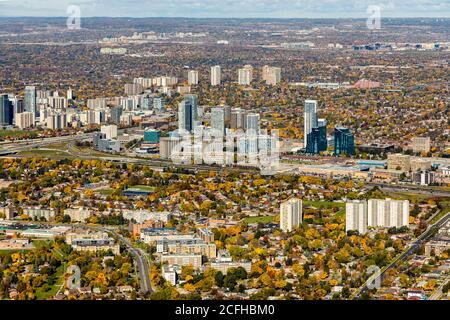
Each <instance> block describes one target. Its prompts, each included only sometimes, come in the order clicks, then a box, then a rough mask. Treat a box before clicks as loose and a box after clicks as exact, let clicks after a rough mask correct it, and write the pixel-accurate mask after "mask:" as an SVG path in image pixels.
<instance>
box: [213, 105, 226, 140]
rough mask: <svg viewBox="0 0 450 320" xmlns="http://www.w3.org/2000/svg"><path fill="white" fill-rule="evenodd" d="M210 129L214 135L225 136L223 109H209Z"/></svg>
mask: <svg viewBox="0 0 450 320" xmlns="http://www.w3.org/2000/svg"><path fill="white" fill-rule="evenodd" d="M211 128H212V129H213V130H214V134H218V135H220V136H223V135H224V134H225V108H223V107H214V108H212V109H211Z"/></svg>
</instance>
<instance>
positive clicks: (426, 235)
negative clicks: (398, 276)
mask: <svg viewBox="0 0 450 320" xmlns="http://www.w3.org/2000/svg"><path fill="white" fill-rule="evenodd" d="M448 221H450V212H448V213H447V214H446V215H445V216H443V217H442V218H441V219H439V220H438V221H437V222H436V223H435V224H433V225H431V226H429V227H428V228H427V230H425V232H423V233H422V234H421V235H420V236H419V237H418V238H417V239H416V240H415V241H414V242H413V243H412V244H411V245H410V246H409V248H408V249H406V250H405V251H404V252H403V253H401V254H400V255H399V256H397V257H396V258H395V259H394V261H392V262H391V263H390V264H389V265H388V266H386V267H384V268H383V269H382V270H381V272H380V273H378V274H376V273H375V274H373V275H372V276H371V277H369V279H368V280H367V281H366V282H365V284H364V285H363V286H362V287H361V288H359V290H358V291H357V292H356V293H355V294H354V295H353V298H354V299H358V298H359V297H360V296H361V294H363V293H364V292H367V290H368V286H370V285H371V284H374V283H377V282H378V281H379V282H380V283H381V280H382V279H383V276H384V275H385V273H386V272H387V271H389V270H390V269H392V268H393V267H395V265H396V264H397V263H398V262H400V261H405V260H406V259H407V258H408V257H409V256H410V255H412V254H413V253H414V252H416V250H417V249H418V248H419V247H420V246H421V245H423V244H424V243H425V242H426V241H428V240H429V239H430V238H431V237H432V236H433V234H434V232H435V231H436V230H439V229H440V228H442V226H443V225H444V224H446V223H447V222H448Z"/></svg>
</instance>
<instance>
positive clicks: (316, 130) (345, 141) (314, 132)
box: [303, 100, 355, 156]
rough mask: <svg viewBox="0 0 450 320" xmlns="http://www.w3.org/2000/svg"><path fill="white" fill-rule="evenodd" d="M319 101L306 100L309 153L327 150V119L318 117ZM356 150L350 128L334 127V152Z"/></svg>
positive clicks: (342, 152) (305, 115)
mask: <svg viewBox="0 0 450 320" xmlns="http://www.w3.org/2000/svg"><path fill="white" fill-rule="evenodd" d="M317 111H318V103H317V101H316V100H306V101H305V112H304V135H303V136H304V141H305V143H304V144H305V151H306V153H308V154H320V153H321V152H324V151H327V149H328V140H327V120H326V119H318V117H317ZM354 151H355V144H354V136H353V134H352V133H351V132H350V130H349V129H347V128H343V127H337V128H335V129H334V153H335V155H336V156H340V155H342V154H346V155H353V154H354Z"/></svg>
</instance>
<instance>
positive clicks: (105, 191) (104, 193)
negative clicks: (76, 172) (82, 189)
mask: <svg viewBox="0 0 450 320" xmlns="http://www.w3.org/2000/svg"><path fill="white" fill-rule="evenodd" d="M113 191H114V190H113V189H100V190H95V192H96V193H99V194H101V195H102V196H109V195H111V194H112V193H113Z"/></svg>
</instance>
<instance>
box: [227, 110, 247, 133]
mask: <svg viewBox="0 0 450 320" xmlns="http://www.w3.org/2000/svg"><path fill="white" fill-rule="evenodd" d="M246 119H247V111H246V110H244V109H240V108H233V109H231V114H230V128H231V129H245V126H246Z"/></svg>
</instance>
